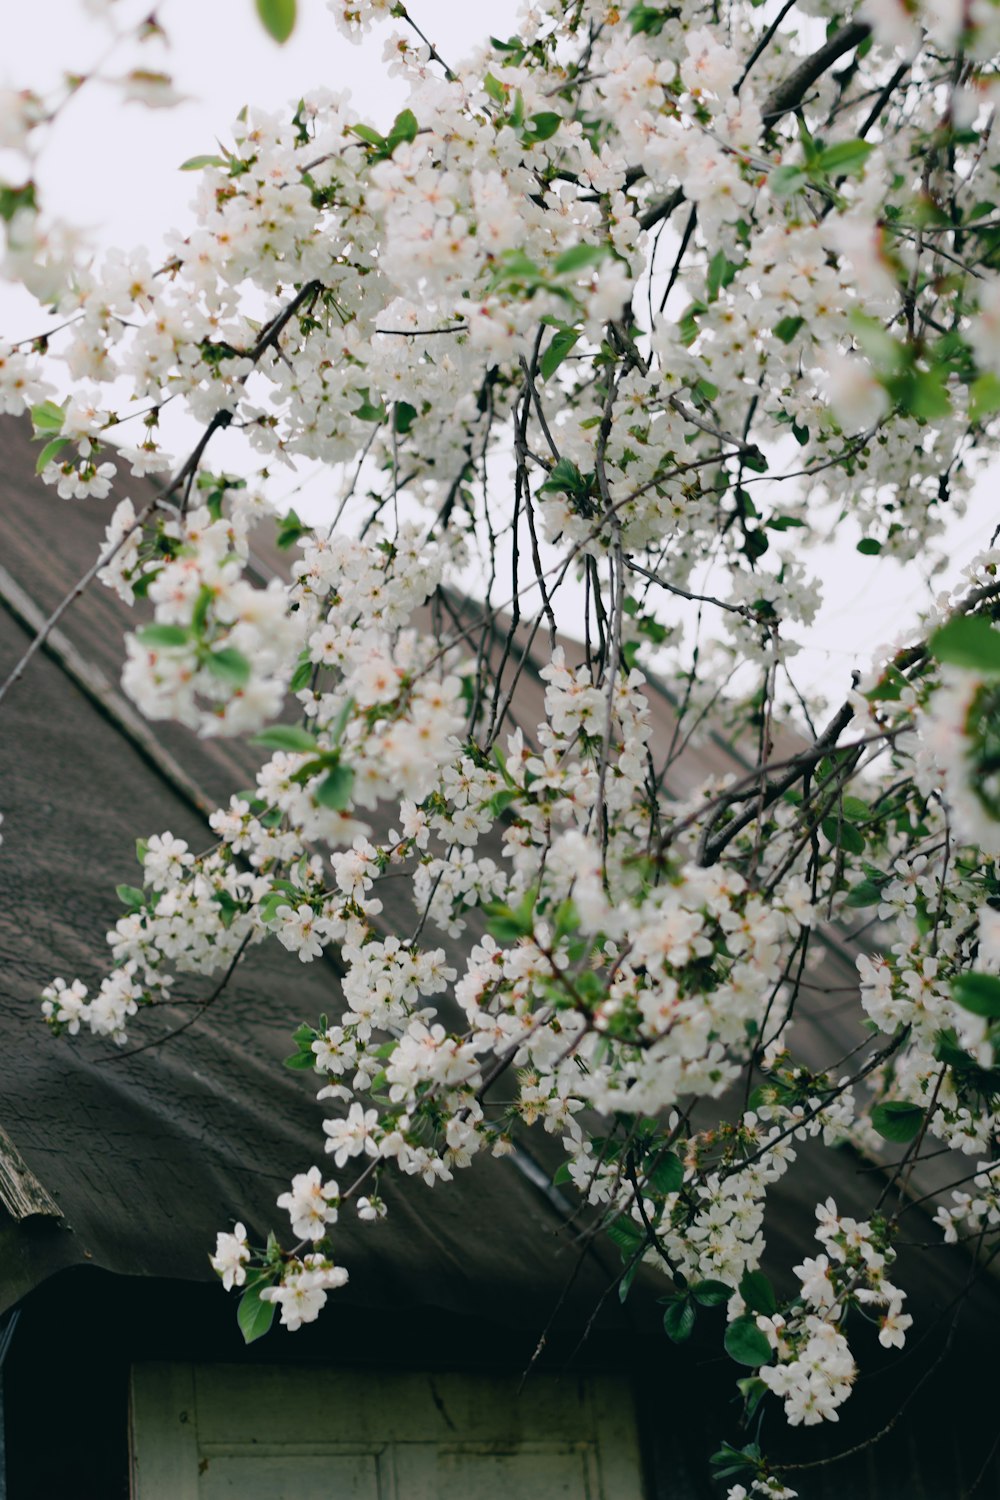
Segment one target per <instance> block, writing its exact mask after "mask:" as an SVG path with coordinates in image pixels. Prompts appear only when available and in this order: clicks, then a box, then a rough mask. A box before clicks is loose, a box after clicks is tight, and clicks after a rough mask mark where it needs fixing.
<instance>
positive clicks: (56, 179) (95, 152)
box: [0, 0, 998, 697]
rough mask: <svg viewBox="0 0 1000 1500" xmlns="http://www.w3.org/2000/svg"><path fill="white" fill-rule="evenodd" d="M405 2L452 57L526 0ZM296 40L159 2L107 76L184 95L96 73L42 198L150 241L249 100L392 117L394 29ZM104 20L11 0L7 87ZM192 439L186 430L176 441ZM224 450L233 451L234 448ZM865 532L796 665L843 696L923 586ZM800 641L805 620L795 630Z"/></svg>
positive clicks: (139, 12)
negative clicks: (306, 96)
mask: <svg viewBox="0 0 1000 1500" xmlns="http://www.w3.org/2000/svg"><path fill="white" fill-rule="evenodd" d="M409 4H410V10H411V13H412V14H413V16H414V18H415V19H416V20H417V22H418V23H419V24H420V26H421V27H422V29H423V30H424V31H425V32H426V34H427V35H428V36H429V37H430V38H431V39H432V40H433V41H434V42H435V44H436V45H437V46H438V48H439V50H440V51H441V52H442V54H443V55H444V56H445V57H446V58H458V57H461V56H462V55H463V53H464V52H466V51H467V50H468V49H469V48H470V47H471V46H472V45H473V44H474V43H475V42H476V41H478V40H479V39H481V37H482V36H483V35H484V34H487V33H492V34H494V35H509V34H510V32H511V31H512V30H513V29H514V25H515V20H516V15H517V11H518V8H519V7H518V3H517V0H409ZM150 5H151V0H117V5H116V8H117V9H118V10H119V12H120V14H121V15H122V17H123V18H133V19H139V18H141V17H142V16H144V15H148V14H149V11H150ZM299 10H300V17H299V22H298V25H297V27H296V31H295V33H294V35H293V37H292V39H291V40H290V41H289V42H288V43H287V45H286V46H285V47H278V46H276V45H275V43H274V42H273V41H272V40H271V39H270V38H269V37H268V36H267V35H266V33H265V32H264V30H263V28H262V27H261V26H260V24H259V22H258V20H257V18H256V15H255V13H254V4H253V0H162V3H161V4H159V5H157V6H156V12H157V14H158V16H159V18H160V20H161V22H162V24H163V25H164V27H165V28H166V30H167V32H168V34H169V38H170V46H169V48H167V49H164V48H163V47H161V46H160V45H159V44H151V45H148V46H147V47H144V48H143V49H142V51H141V53H140V54H139V55H138V56H137V55H136V54H135V52H134V50H133V51H131V52H129V51H128V50H126V51H125V52H123V53H121V54H120V55H115V54H112V55H111V56H110V57H108V58H107V60H106V62H105V63H104V66H103V72H104V73H105V74H107V75H119V76H120V75H121V73H122V72H124V71H126V70H127V69H128V68H130V67H135V66H144V67H147V68H150V69H156V70H165V71H169V72H170V73H171V74H172V75H173V76H174V79H175V81H176V84H177V86H178V88H179V89H180V90H181V92H182V93H184V94H185V95H188V96H189V98H188V99H187V100H186V102H185V103H183V104H181V105H180V106H178V107H176V108H175V109H173V110H171V111H169V112H165V111H159V110H157V111H153V110H147V109H145V108H144V107H142V106H140V105H137V104H132V105H128V106H123V105H122V104H121V102H120V95H119V93H118V91H117V90H115V89H113V88H111V87H106V86H103V85H100V84H98V85H93V86H91V85H88V86H87V88H85V89H83V90H82V91H81V92H80V94H79V95H78V96H77V97H76V98H75V99H74V100H73V101H72V103H71V104H70V105H69V106H68V108H67V111H66V113H65V116H64V118H63V119H62V120H61V121H60V122H59V124H58V127H57V128H56V129H55V130H54V131H53V132H52V135H51V140H50V144H48V145H47V147H46V150H45V153H44V156H43V159H42V162H41V168H40V172H39V178H40V185H41V189H42V194H43V199H44V201H46V202H47V203H48V204H49V205H50V206H51V207H52V209H54V210H56V211H58V212H59V213H61V214H62V215H64V216H65V217H66V218H68V219H69V220H71V221H72V222H75V223H78V224H82V225H85V226H87V227H88V228H89V230H90V231H91V233H92V236H93V238H94V241H95V243H97V244H99V245H106V246H109V245H114V246H120V247H127V246H131V245H135V244H140V243H144V244H147V245H149V246H150V247H151V248H153V250H154V253H155V249H156V247H157V246H158V245H159V244H160V242H161V241H162V239H163V236H164V234H165V233H166V232H167V231H169V230H171V229H174V228H182V227H184V226H185V225H186V224H187V223H188V222H189V215H188V211H187V204H188V201H189V199H190V198H191V195H192V191H193V179H192V177H191V176H190V175H188V174H186V173H182V172H180V171H178V170H177V169H178V167H179V166H180V164H181V162H183V161H185V160H186V159H187V158H188V157H191V156H195V155H198V154H202V153H205V152H211V151H212V150H213V147H214V141H215V138H216V136H219V135H221V136H223V137H225V136H226V135H227V134H228V132H229V128H230V126H231V123H232V121H233V120H234V118H235V116H236V114H237V112H238V111H239V110H240V108H241V107H242V106H243V105H244V104H247V103H252V104H255V105H258V106H261V107H263V108H265V109H273V110H282V109H284V108H285V107H286V106H287V104H288V103H289V101H294V100H296V99H297V98H298V97H299V96H300V95H301V94H302V93H303V92H304V91H305V90H307V89H309V88H312V87H316V86H320V85H322V86H325V87H327V88H330V89H333V90H337V91H340V90H345V89H349V90H350V93H351V97H352V101H353V103H354V105H355V107H356V108H357V109H358V111H359V113H361V114H362V115H365V116H367V117H369V118H371V119H372V120H373V122H374V123H376V124H379V123H384V122H387V121H389V120H391V119H392V117H393V115H394V114H395V113H396V112H397V111H398V109H399V108H400V107H401V103H402V97H403V89H402V86H401V84H400V82H399V81H398V80H392V79H388V78H387V77H386V76H385V70H384V67H383V64H382V48H383V45H384V42H385V38H386V36H387V35H388V34H389V31H390V30H391V29H392V25H394V24H397V23H390V26H388V27H386V26H382V27H376V28H375V29H374V30H373V31H372V32H371V33H370V34H369V36H368V38H367V39H366V41H365V42H364V43H363V44H362V45H361V46H352V45H351V44H350V43H349V42H347V41H346V40H345V39H344V38H342V37H341V36H340V34H339V33H338V31H337V29H336V27H335V26H334V24H333V21H332V18H331V17H330V16H329V14H328V12H327V9H326V5H325V3H324V0H299ZM108 37H109V32H108V28H107V26H106V25H105V24H104V23H102V22H100V21H98V20H95V19H93V18H91V17H88V15H87V13H86V9H85V3H84V0H33V3H29V0H22V3H20V4H18V5H17V6H16V7H15V6H13V5H8V6H6V7H5V15H4V49H3V53H2V55H0V85H4V86H13V87H16V88H24V87H33V88H35V89H37V90H40V91H47V90H48V89H50V88H51V87H53V86H54V85H56V84H57V83H58V80H59V77H60V75H61V73H62V72H64V71H74V72H78V71H90V70H92V69H93V67H94V65H95V64H96V63H97V62H98V60H99V59H100V58H101V56H102V54H103V53H104V52H105V51H106V49H107V45H108ZM0 168H2V162H0ZM38 331H40V330H39V327H38V312H37V310H34V309H32V308H31V306H30V305H29V302H28V299H27V298H26V297H24V296H23V295H20V294H18V292H17V290H16V289H13V288H10V287H9V286H6V285H5V284H4V283H2V282H0V335H2V336H6V337H9V338H20V337H24V336H26V335H30V334H34V333H36V332H38ZM179 441H180V442H183V438H180V439H179ZM223 461H224V462H228V463H232V462H233V455H231V454H228V453H227V454H226V455H224V456H223ZM996 492H997V479H996V476H995V474H993V473H990V474H988V475H987V476H986V477H985V478H984V479H983V480H981V482H980V484H979V486H978V488H977V494H976V500H975V503H974V506H973V509H972V512H971V513H970V515H969V517H967V518H966V520H965V521H961V522H956V523H955V525H954V526H953V527H952V529H951V532H950V534H949V548H950V551H951V554H952V566H950V567H949V569H948V571H947V572H946V573H945V574H944V575H942V579H941V584H940V586H942V587H943V586H944V585H945V583H947V582H949V581H950V580H951V579H953V578H956V577H957V575H958V572H959V569H960V568H961V566H962V565H963V564H964V563H966V562H967V561H968V560H969V559H970V558H971V556H972V555H973V553H974V552H975V551H976V550H978V548H980V547H982V546H985V545H986V543H987V542H988V540H989V537H990V533H991V531H992V529H993V526H994V525H995V524H996V515H997V510H998V507H997V505H996V502H995V495H996ZM855 542H856V535H855V534H853V533H852V534H850V535H849V536H846V537H845V539H844V540H843V542H838V544H837V546H836V547H835V548H834V549H832V551H831V554H830V557H829V558H828V559H824V562H823V566H822V576H823V579H824V592H825V595H826V604H825V607H824V609H823V612H822V615H821V617H820V620H819V621H818V622H817V624H816V625H815V626H814V627H813V628H812V629H811V630H809V631H807V632H805V633H804V638H805V639H806V640H807V641H808V644H809V649H808V651H806V652H805V653H804V654H803V657H802V677H803V680H804V681H807V682H809V683H811V684H813V685H815V686H817V687H824V686H825V687H827V688H828V689H829V691H830V692H831V694H832V695H834V696H838V697H839V696H840V693H841V691H842V687H843V685H844V683H845V681H846V679H847V677H848V675H849V672H850V668H851V667H852V666H853V665H858V666H860V667H861V668H865V667H867V665H868V661H869V659H870V656H871V652H872V650H873V649H874V648H875V647H876V646H877V645H878V644H880V643H881V642H887V641H889V640H891V639H893V638H894V637H895V636H896V635H897V633H898V632H899V631H900V630H901V629H902V628H903V627H904V626H905V625H906V624H907V622H909V621H910V620H912V619H913V618H914V616H915V614H916V611H917V609H918V607H919V606H920V604H921V603H925V602H926V600H927V598H928V594H927V591H926V589H924V588H923V587H922V586H921V585H920V583H919V570H915V569H914V568H913V567H911V568H909V569H907V570H902V569H900V568H898V567H896V565H894V564H892V563H890V562H886V561H883V560H881V559H877V558H876V559H873V558H865V557H861V556H859V555H858V554H857V552H856V551H855ZM799 634H800V638H802V637H803V633H801V632H800V633H799Z"/></svg>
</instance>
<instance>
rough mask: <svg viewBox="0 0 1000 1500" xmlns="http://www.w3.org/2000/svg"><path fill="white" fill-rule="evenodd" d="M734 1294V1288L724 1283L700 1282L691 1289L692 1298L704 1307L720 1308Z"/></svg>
mask: <svg viewBox="0 0 1000 1500" xmlns="http://www.w3.org/2000/svg"><path fill="white" fill-rule="evenodd" d="M733 1294H734V1293H733V1288H732V1287H731V1286H727V1285H726V1283H725V1282H724V1281H698V1282H695V1283H694V1285H693V1286H692V1287H691V1295H692V1297H693V1298H694V1300H695V1301H696V1302H698V1303H700V1304H701V1306H702V1307H719V1306H721V1304H722V1303H723V1302H728V1301H729V1299H730V1297H732V1296H733Z"/></svg>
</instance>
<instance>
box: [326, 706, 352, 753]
mask: <svg viewBox="0 0 1000 1500" xmlns="http://www.w3.org/2000/svg"><path fill="white" fill-rule="evenodd" d="M353 712H354V699H353V698H347V699H345V700H344V702H343V703H342V704H341V705H340V708H339V709H338V711H337V717H336V718H335V719H334V721H333V723H332V724H331V725H330V728H329V730H328V731H327V732H328V734H329V736H330V742H331V744H333V745H339V744H340V742H341V740H342V739H343V737H344V730H345V729H346V728H347V724H348V721H349V719H350V717H351V714H352V713H353Z"/></svg>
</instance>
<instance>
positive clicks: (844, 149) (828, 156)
mask: <svg viewBox="0 0 1000 1500" xmlns="http://www.w3.org/2000/svg"><path fill="white" fill-rule="evenodd" d="M874 149H875V148H874V146H873V145H872V143H871V142H870V141H838V142H837V144H836V145H835V146H827V148H826V150H825V151H821V152H820V154H819V156H818V157H817V158H816V162H815V165H816V167H818V168H819V170H820V171H821V172H826V173H827V175H828V176H830V177H833V176H834V175H837V176H840V177H847V176H850V175H852V174H853V173H855V172H860V171H861V168H862V167H863V166H864V164H865V162H866V161H867V160H868V157H869V156H870V155H871V153H872V151H873V150H874Z"/></svg>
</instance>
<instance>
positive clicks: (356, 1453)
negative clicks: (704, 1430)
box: [132, 1364, 643, 1500]
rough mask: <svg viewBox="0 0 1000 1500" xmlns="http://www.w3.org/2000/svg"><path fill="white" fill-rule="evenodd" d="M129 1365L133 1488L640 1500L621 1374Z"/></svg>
mask: <svg viewBox="0 0 1000 1500" xmlns="http://www.w3.org/2000/svg"><path fill="white" fill-rule="evenodd" d="M519 1387H520V1382H519V1378H518V1377H517V1376H502V1375H496V1376H491V1375H470V1374H464V1373H462V1374H459V1373H446V1374H437V1373H435V1374H433V1375H432V1374H416V1375H414V1374H398V1373H395V1372H392V1371H374V1372H370V1371H352V1370H330V1369H326V1370H324V1369H319V1370H317V1369H308V1370H307V1369H302V1368H294V1367H293V1368H288V1367H278V1366H254V1367H247V1368H244V1367H240V1366H227V1365H177V1364H175V1365H136V1366H134V1367H133V1370H132V1494H133V1500H640V1497H641V1495H642V1492H643V1482H642V1473H641V1466H640V1462H639V1456H638V1443H637V1438H636V1430H635V1414H634V1409H633V1404H632V1400H631V1396H630V1394H629V1391H628V1387H627V1384H626V1383H625V1381H623V1380H621V1379H618V1378H615V1377H611V1376H588V1377H586V1378H565V1379H560V1378H558V1377H556V1376H551V1375H534V1376H532V1377H531V1379H530V1380H529V1381H528V1383H527V1385H526V1386H525V1388H524V1391H523V1392H521V1391H520V1388H519Z"/></svg>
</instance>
